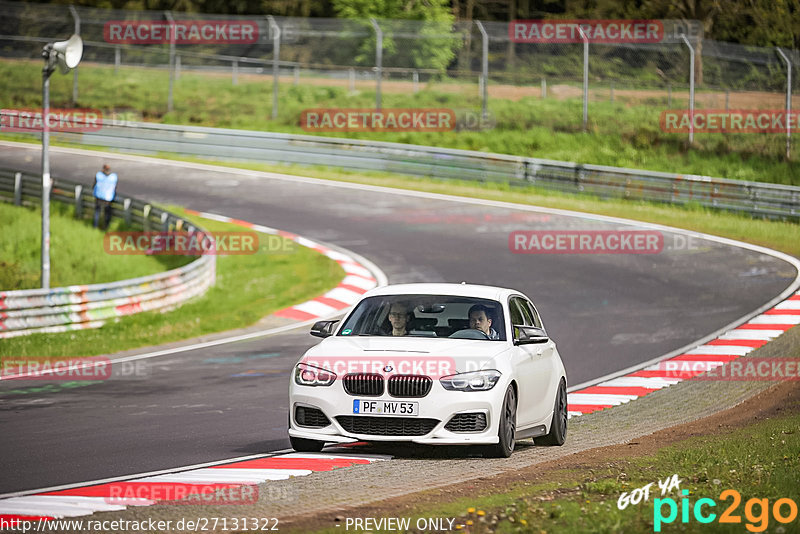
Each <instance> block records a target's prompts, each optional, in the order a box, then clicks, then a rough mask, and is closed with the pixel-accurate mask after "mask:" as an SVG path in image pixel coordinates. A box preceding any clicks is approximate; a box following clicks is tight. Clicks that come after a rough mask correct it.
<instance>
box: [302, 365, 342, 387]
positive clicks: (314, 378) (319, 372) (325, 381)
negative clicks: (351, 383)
mask: <svg viewBox="0 0 800 534" xmlns="http://www.w3.org/2000/svg"><path fill="white" fill-rule="evenodd" d="M334 380H336V374H335V373H332V372H330V371H328V370H326V369H322V368H321V367H315V366H313V365H309V364H307V363H298V364H297V367H295V368H294V382H295V384H300V385H301V386H330V385H331V384H333V381H334Z"/></svg>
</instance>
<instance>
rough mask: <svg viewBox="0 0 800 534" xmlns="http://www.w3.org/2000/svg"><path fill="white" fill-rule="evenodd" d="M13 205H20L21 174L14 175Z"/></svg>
mask: <svg viewBox="0 0 800 534" xmlns="http://www.w3.org/2000/svg"><path fill="white" fill-rule="evenodd" d="M14 205H16V206H21V205H22V173H21V172H18V173H15V174H14Z"/></svg>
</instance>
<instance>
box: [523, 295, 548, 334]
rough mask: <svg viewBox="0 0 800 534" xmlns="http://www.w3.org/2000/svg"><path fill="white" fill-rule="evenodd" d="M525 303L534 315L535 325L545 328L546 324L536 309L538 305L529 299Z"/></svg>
mask: <svg viewBox="0 0 800 534" xmlns="http://www.w3.org/2000/svg"><path fill="white" fill-rule="evenodd" d="M525 305H526V307H527V308H528V310H529V311H530V313H531V316H532V317H533V326H536V327H538V328H544V325H543V324H542V318H541V317H540V316H539V312H538V311H536V307H535V306H534V305H533V303H532V302H531V301H529V300H526V301H525Z"/></svg>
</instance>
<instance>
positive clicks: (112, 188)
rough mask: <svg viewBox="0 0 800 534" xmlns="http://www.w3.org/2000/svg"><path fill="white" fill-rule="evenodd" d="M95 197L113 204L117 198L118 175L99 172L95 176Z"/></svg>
mask: <svg viewBox="0 0 800 534" xmlns="http://www.w3.org/2000/svg"><path fill="white" fill-rule="evenodd" d="M94 179H95V184H94V191H93V193H94V196H95V198H99V199H100V200H107V201H108V202H111V201H112V200H114V197H115V196H117V173H115V172H112V173H111V174H106V173H104V172H103V171H99V172H98V173H97V174H96V175H95V176H94Z"/></svg>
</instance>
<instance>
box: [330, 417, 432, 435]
mask: <svg viewBox="0 0 800 534" xmlns="http://www.w3.org/2000/svg"><path fill="white" fill-rule="evenodd" d="M336 420H337V421H338V422H339V424H340V425H342V428H344V429H345V431H347V432H352V433H353V434H371V435H373V436H424V435H425V434H427V433H429V432H430V431H431V430H433V429H434V428H435V427H436V425H438V424H439V421H438V420H437V419H418V418H416V417H369V416H352V415H340V416H339V417H337V418H336Z"/></svg>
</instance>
